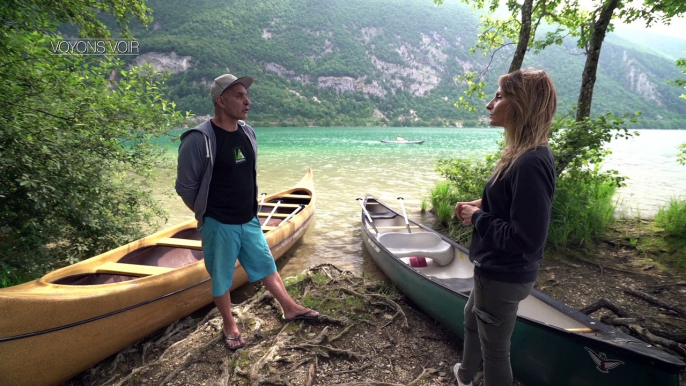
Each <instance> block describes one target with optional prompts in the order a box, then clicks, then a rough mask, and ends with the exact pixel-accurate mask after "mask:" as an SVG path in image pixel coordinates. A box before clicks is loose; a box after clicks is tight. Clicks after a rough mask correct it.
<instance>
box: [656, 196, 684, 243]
mask: <svg viewBox="0 0 686 386" xmlns="http://www.w3.org/2000/svg"><path fill="white" fill-rule="evenodd" d="M655 222H656V223H657V225H658V226H660V227H661V228H663V229H664V232H665V236H666V237H677V238H679V237H684V235H686V201H679V200H677V199H672V200H670V202H669V205H668V206H667V207H663V208H660V210H659V211H658V212H657V215H656V216H655Z"/></svg>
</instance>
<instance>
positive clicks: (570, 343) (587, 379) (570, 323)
mask: <svg viewBox="0 0 686 386" xmlns="http://www.w3.org/2000/svg"><path fill="white" fill-rule="evenodd" d="M360 200H361V202H362V207H363V208H362V211H361V215H362V221H361V224H362V238H363V241H364V245H365V247H366V249H367V250H368V251H369V253H370V254H371V256H372V259H373V260H374V261H375V262H376V264H377V265H378V266H379V267H380V268H381V270H382V271H383V272H384V273H385V274H386V276H388V278H389V279H390V280H391V281H393V282H394V283H395V284H396V286H397V287H398V289H399V290H400V291H401V292H402V293H404V294H405V295H406V296H407V297H408V298H410V299H411V300H412V301H413V302H414V303H415V304H416V305H417V306H418V307H420V308H421V309H423V310H424V311H425V312H426V313H427V314H429V315H430V316H431V317H433V318H434V319H435V320H437V321H438V322H439V323H441V324H443V325H444V326H445V327H447V328H449V329H450V330H451V331H452V332H454V333H455V334H456V335H458V336H459V337H460V338H462V337H463V336H464V315H463V312H464V307H465V304H466V303H467V299H468V298H469V294H470V292H471V289H472V287H473V286H474V268H473V264H472V263H471V262H470V261H469V251H468V250H467V248H465V247H464V246H462V245H460V244H458V243H456V242H454V241H453V240H451V239H449V238H447V237H445V236H443V235H441V234H439V233H438V232H435V231H433V230H432V229H430V228H428V227H426V226H424V225H422V224H420V223H418V222H416V221H412V220H409V219H406V217H405V216H404V215H403V214H400V213H399V212H397V211H396V210H394V209H392V208H391V207H389V206H388V205H386V204H385V203H383V202H381V201H379V200H377V199H375V198H374V197H372V196H366V197H365V198H364V200H362V199H360ZM404 212H405V211H404V208H403V213H404ZM443 359H444V360H450V358H443ZM452 359H453V360H454V361H457V358H452ZM511 360H512V370H513V373H514V376H515V377H516V378H517V380H519V381H521V382H522V383H523V384H525V385H527V386H549V385H555V386H578V385H602V386H626V385H651V386H679V374H680V372H682V371H683V370H684V367H686V364H684V362H682V361H681V360H679V359H678V358H676V357H674V356H672V355H670V354H669V353H667V352H665V351H662V350H660V349H658V348H656V347H654V346H652V345H650V344H648V343H645V342H643V341H641V340H639V339H636V338H634V337H633V336H630V335H628V334H625V333H623V332H621V331H619V330H617V329H615V328H614V327H611V326H608V325H605V324H603V323H601V322H600V321H598V320H596V319H593V318H592V317H590V316H588V315H585V314H583V313H581V312H579V311H577V310H575V309H572V308H571V307H569V306H567V305H565V304H563V303H561V302H559V301H557V300H555V299H553V298H552V297H550V296H548V295H546V294H545V293H543V292H541V291H539V290H537V289H534V290H533V292H532V293H531V295H529V297H528V298H526V299H525V300H523V301H522V302H521V303H520V305H519V312H518V316H517V325H516V327H515V330H514V334H513V335H512V347H511Z"/></svg>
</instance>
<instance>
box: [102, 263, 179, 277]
mask: <svg viewBox="0 0 686 386" xmlns="http://www.w3.org/2000/svg"><path fill="white" fill-rule="evenodd" d="M175 269H176V268H169V267H157V266H151V265H140V264H124V263H114V262H111V261H110V262H107V263H105V264H103V265H101V266H99V267H98V268H96V269H95V271H96V272H97V273H109V274H114V275H129V276H151V275H159V274H161V273H166V272H170V271H173V270H175Z"/></svg>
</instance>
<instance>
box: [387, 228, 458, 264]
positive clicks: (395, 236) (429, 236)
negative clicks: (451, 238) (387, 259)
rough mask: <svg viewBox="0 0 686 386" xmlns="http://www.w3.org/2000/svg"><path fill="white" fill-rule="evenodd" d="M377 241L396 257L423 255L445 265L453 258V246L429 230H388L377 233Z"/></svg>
mask: <svg viewBox="0 0 686 386" xmlns="http://www.w3.org/2000/svg"><path fill="white" fill-rule="evenodd" d="M379 243H381V245H383V246H384V247H386V248H387V249H388V250H389V251H390V252H391V253H392V254H394V255H395V256H397V257H410V256H424V257H429V258H431V259H432V260H433V261H434V262H435V263H436V264H438V265H440V266H442V267H443V266H446V265H448V264H450V262H451V261H453V259H454V258H455V250H454V249H453V246H452V245H450V244H449V243H447V242H446V241H445V240H443V239H442V238H440V236H438V235H436V234H434V233H429V232H418V233H400V232H388V233H382V234H381V235H379Z"/></svg>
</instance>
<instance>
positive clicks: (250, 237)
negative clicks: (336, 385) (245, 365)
mask: <svg viewBox="0 0 686 386" xmlns="http://www.w3.org/2000/svg"><path fill="white" fill-rule="evenodd" d="M252 82H253V79H252V78H251V77H249V76H245V77H242V78H236V77H235V76H233V75H231V74H224V75H222V76H220V77H218V78H217V79H215V80H214V82H213V83H212V86H211V88H210V98H211V100H212V103H214V118H212V119H208V120H207V121H205V122H204V123H202V124H200V125H198V126H196V127H194V128H192V129H190V130H188V131H186V132H185V133H183V134H182V135H181V145H180V146H179V159H178V167H177V178H176V192H177V193H178V194H179V196H181V198H182V199H183V202H184V203H185V204H186V205H187V206H188V207H189V208H190V209H191V210H192V211H193V212H195V218H196V219H197V220H198V229H199V230H200V234H201V238H202V246H203V252H204V256H205V267H206V268H207V271H208V272H209V274H210V277H211V278H212V296H213V298H214V304H215V305H216V306H217V309H219V312H220V313H221V315H222V318H223V320H224V337H225V342H226V345H227V347H228V348H229V349H231V350H236V349H239V348H241V347H243V346H245V340H244V339H243V338H242V337H241V333H240V331H239V329H238V325H237V324H236V321H235V320H234V318H233V315H232V314H231V294H230V292H229V289H230V288H231V284H232V280H233V271H234V265H235V263H236V259H238V260H239V261H240V262H241V265H242V266H243V268H245V271H246V272H247V274H248V280H249V281H250V282H254V281H258V280H262V283H263V284H264V286H265V287H266V288H267V290H268V291H269V292H271V293H272V294H273V295H274V297H275V298H276V300H277V301H278V302H279V304H280V305H281V308H282V309H283V314H284V318H285V320H286V321H292V320H312V319H316V318H318V317H319V313H318V312H317V311H314V310H310V309H307V308H305V307H302V306H300V305H298V304H297V303H296V302H295V301H293V299H292V298H291V297H290V296H289V295H288V292H286V288H285V287H284V284H283V281H282V280H281V276H280V275H279V273H278V271H277V270H276V264H275V263H274V258H273V257H272V255H271V252H270V251H269V246H268V245H267V240H266V239H265V238H264V234H263V233H262V229H261V226H260V223H259V220H258V218H257V193H258V189H257V143H256V138H255V131H254V130H253V128H252V127H250V126H249V125H247V124H246V123H245V122H244V121H243V119H246V118H247V117H248V111H249V110H250V99H248V91H247V89H248V88H249V87H250V85H251V84H252Z"/></svg>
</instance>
